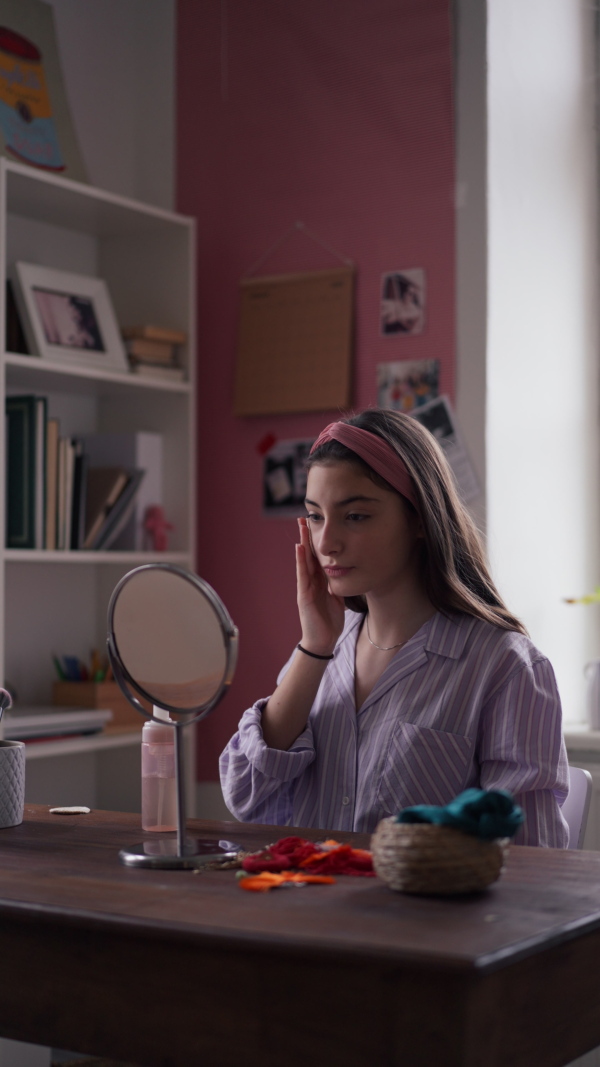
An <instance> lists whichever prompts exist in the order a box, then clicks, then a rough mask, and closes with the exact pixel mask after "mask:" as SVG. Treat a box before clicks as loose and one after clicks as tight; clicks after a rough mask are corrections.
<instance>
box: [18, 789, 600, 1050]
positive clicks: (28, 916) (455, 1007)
mask: <svg viewBox="0 0 600 1067" xmlns="http://www.w3.org/2000/svg"><path fill="white" fill-rule="evenodd" d="M190 827H191V828H193V829H194V830H197V831H198V832H199V833H201V834H202V835H203V836H209V835H210V836H214V837H215V839H219V838H223V837H226V838H229V839H231V840H234V841H238V842H239V843H240V844H241V845H242V846H243V847H245V848H250V849H254V848H258V847H261V846H263V845H264V844H266V843H268V842H269V841H272V840H274V839H276V838H277V837H279V836H282V835H283V834H284V833H286V832H287V831H283V830H281V829H278V828H274V827H260V826H239V825H238V824H235V823H220V822H219V823H217V822H214V823H207V822H192V823H190ZM301 833H302V835H303V836H307V837H311V838H312V839H315V840H316V839H318V837H319V836H322V835H319V833H318V832H317V831H302V832H301ZM338 836H339V837H340V839H343V840H351V841H353V842H355V843H357V844H362V845H364V844H366V843H367V838H366V837H365V836H363V835H357V834H356V835H352V834H339V835H338ZM141 837H142V835H141V831H140V828H139V817H138V816H133V815H124V814H115V813H107V812H94V813H92V814H91V815H81V816H71V817H61V816H53V815H50V814H48V811H47V809H46V808H42V807H32V806H28V807H27V808H26V815H25V822H24V823H23V825H22V826H19V827H15V828H13V829H9V830H1V831H0V1033H1V1034H2V1035H3V1036H5V1037H9V1038H13V1039H16V1040H22V1041H33V1042H39V1043H40V1044H44V1045H51V1046H54V1047H62V1048H74V1049H77V1050H80V1051H83V1052H90V1053H97V1054H104V1055H107V1056H112V1057H115V1058H118V1059H121V1060H127V1061H129V1062H132V1063H139V1064H143V1065H145V1067H154V1065H162V1067H167V1065H170V1067H196V1065H198V1067H200V1065H201V1067H258V1065H259V1064H260V1065H261V1067H307V1065H311V1067H320V1065H323V1067H325V1065H328V1067H331V1065H333V1067H337V1065H340V1067H341V1065H343V1067H388V1065H390V1067H391V1065H396V1064H398V1065H400V1064H402V1067H416V1065H419V1067H420V1065H423V1067H474V1065H478V1067H500V1065H504V1064H511V1065H512V1067H519V1065H523V1067H536V1065H540V1067H541V1065H543V1067H554V1065H556V1067H558V1065H559V1064H565V1063H568V1062H569V1061H570V1060H572V1059H574V1058H575V1057H576V1056H578V1055H581V1054H582V1053H583V1052H585V1051H586V1050H587V1049H588V1048H591V1047H593V1046H595V1045H597V1044H600V978H599V968H598V960H599V959H600V853H590V852H575V851H568V852H560V851H555V850H550V849H548V850H545V849H533V848H513V849H512V850H511V854H510V857H509V862H508V866H507V870H506V872H505V874H504V876H503V877H502V879H501V880H500V881H499V882H498V883H497V884H496V885H495V886H494V887H492V888H491V889H490V890H488V892H486V893H483V894H480V895H474V896H470V897H464V898H457V899H451V900H437V899H435V898H424V897H409V896H405V895H403V894H399V893H394V892H392V891H391V890H389V889H387V888H386V886H385V885H383V884H382V883H381V882H380V881H379V880H378V879H368V878H339V879H338V881H337V882H336V884H335V885H334V886H309V887H307V888H305V889H285V890H283V889H281V890H276V891H271V892H270V893H267V894H253V893H246V892H244V891H242V890H241V889H240V888H239V886H238V884H237V882H236V879H235V875H234V873H233V872H231V871H227V872H225V871H220V872H216V871H213V872H207V873H203V874H195V873H193V872H188V871H183V872H176V871H166V872H154V871H143V870H135V869H130V868H126V867H123V866H121V864H120V863H119V861H118V857H117V853H118V849H119V848H120V847H122V846H123V845H131V844H134V843H135V842H136V841H139V840H140V839H141Z"/></svg>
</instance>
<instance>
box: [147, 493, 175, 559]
mask: <svg viewBox="0 0 600 1067" xmlns="http://www.w3.org/2000/svg"><path fill="white" fill-rule="evenodd" d="M173 529H175V527H174V526H173V525H172V523H170V522H167V519H166V517H165V512H164V509H163V508H162V507H161V506H160V504H152V505H151V506H150V507H148V508H146V511H145V514H144V530H145V531H146V537H147V540H148V541H149V542H150V547H151V548H152V549H153V551H154V552H166V551H167V549H168V547H169V538H168V534H167V531H168V530H173Z"/></svg>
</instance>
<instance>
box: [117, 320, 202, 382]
mask: <svg viewBox="0 0 600 1067" xmlns="http://www.w3.org/2000/svg"><path fill="white" fill-rule="evenodd" d="M122 333H123V339H124V341H125V348H126V350H127V356H128V358H129V367H130V369H131V371H132V372H133V373H134V374H141V375H142V376H144V377H146V378H162V379H165V380H169V379H170V380H172V381H183V379H184V377H185V372H184V370H183V367H180V366H179V363H178V348H179V346H180V345H183V344H185V342H186V340H187V335H186V334H185V333H183V332H182V331H181V330H169V329H167V328H166V327H163V326H128V327H125V328H124V329H123V330H122Z"/></svg>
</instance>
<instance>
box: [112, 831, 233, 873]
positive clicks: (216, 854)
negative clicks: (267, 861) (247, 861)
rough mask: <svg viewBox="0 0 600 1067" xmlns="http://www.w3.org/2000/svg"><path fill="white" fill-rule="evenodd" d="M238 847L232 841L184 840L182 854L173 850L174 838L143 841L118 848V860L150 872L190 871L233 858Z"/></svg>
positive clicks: (164, 837)
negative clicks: (119, 849)
mask: <svg viewBox="0 0 600 1067" xmlns="http://www.w3.org/2000/svg"><path fill="white" fill-rule="evenodd" d="M241 850H242V846H241V845H236V844H234V843H233V842H232V841H214V840H209V839H207V838H197V837H186V839H185V844H184V847H183V854H181V853H180V852H179V850H178V848H177V837H176V835H172V836H169V837H167V836H166V835H165V836H163V835H162V834H161V836H160V838H153V839H151V840H149V839H146V840H145V841H141V842H140V844H139V845H131V846H130V847H129V848H122V849H121V851H120V852H119V859H120V861H121V863H123V864H125V866H126V867H150V868H154V870H163V871H164V870H193V869H194V867H201V866H202V864H203V863H212V862H213V861H214V860H226V859H235V857H236V856H237V854H238V852H241Z"/></svg>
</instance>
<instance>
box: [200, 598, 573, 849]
mask: <svg viewBox="0 0 600 1067" xmlns="http://www.w3.org/2000/svg"><path fill="white" fill-rule="evenodd" d="M362 619H363V616H362V615H358V614H356V613H355V612H351V611H348V612H346V620H345V626H344V631H343V633H342V635H341V637H340V639H339V641H338V643H337V645H336V648H335V656H334V659H333V660H332V661H331V663H329V664H328V666H327V669H326V671H325V674H324V676H323V679H322V682H321V685H320V688H319V691H318V694H317V697H316V699H315V703H314V705H313V707H312V710H311V713H310V717H309V720H308V723H307V726H306V728H305V730H304V731H303V733H302V734H300V736H299V737H298V738H297V739H296V741H295V742H294V744H293V745H292V746H291V748H290V749H289V750H288V751H280V750H278V749H272V748H268V747H267V746H266V744H265V742H264V741H263V737H262V730H261V714H262V709H263V708H264V706H265V704H266V703H267V699H268V698H265V699H264V700H259V701H257V703H256V704H255V705H254V707H252V708H250V709H249V710H248V711H246V712H245V713H244V715H243V717H242V719H241V722H240V724H239V729H238V732H237V733H236V734H235V735H234V737H233V738H232V739H231V741H230V742H229V744H228V745H227V748H226V749H225V751H224V752H223V753H222V755H221V761H220V768H221V783H222V786H223V792H224V796H225V802H226V804H227V807H228V808H229V810H230V811H231V812H232V814H233V815H235V816H236V817H237V818H238V819H241V820H243V821H252V822H259V823H272V824H275V825H279V826H306V827H318V828H320V829H323V830H333V831H335V830H356V831H362V832H370V831H372V830H374V828H375V826H376V825H377V823H378V822H379V820H380V819H381V818H383V817H384V816H386V815H394V814H396V813H397V812H398V811H400V810H401V809H402V808H405V807H408V806H410V805H413V804H446V803H448V801H450V800H451V799H452V798H453V797H454V796H456V794H457V793H460V792H461V791H462V790H463V789H466V788H468V787H469V786H480V787H481V788H483V789H506V790H508V791H509V792H510V793H512V794H513V796H514V797H515V799H516V800H517V801H518V803H519V804H520V805H521V806H522V808H523V811H524V813H525V824H524V826H523V827H521V829H520V830H519V833H518V834H517V836H516V838H515V841H516V843H517V844H528V845H545V846H551V847H557V848H565V847H566V846H567V843H568V830H567V827H566V824H565V821H564V819H563V818H562V815H561V812H560V805H561V804H562V802H563V800H564V798H565V796H566V794H567V791H568V771H567V758H566V752H565V747H564V742H563V739H562V728H561V706H560V698H559V695H558V691H557V687H556V681H555V678H554V672H553V670H552V667H551V665H550V663H549V662H548V660H547V659H546V658H545V657H544V656H543V655H542V654H541V653H540V652H539V651H538V650H537V649H536V648H535V647H534V645H533V644H532V643H531V641H530V640H529V639H528V638H527V637H524V636H523V635H522V634H518V633H513V632H509V631H506V630H501V629H499V628H498V627H496V626H492V625H491V624H489V623H487V622H484V621H482V620H481V619H475V618H472V617H471V616H469V615H458V614H457V615H453V616H450V617H448V616H446V615H442V614H441V613H439V612H438V613H436V614H435V615H434V616H433V617H432V618H431V619H429V620H428V621H427V622H426V623H425V625H424V626H422V627H421V629H420V630H419V631H418V633H416V634H415V635H414V636H413V637H412V638H411V639H410V640H409V641H407V643H406V644H405V645H404V646H403V647H402V648H401V649H399V651H398V652H397V653H396V655H395V656H394V658H393V660H392V661H391V663H390V664H389V665H388V667H387V668H386V670H385V671H384V672H383V674H382V675H381V677H380V678H379V680H378V682H377V683H376V684H375V687H374V688H373V690H372V691H371V693H370V694H369V696H368V697H367V699H366V700H365V702H364V704H363V705H362V707H361V708H360V709H359V711H358V713H357V711H356V706H355V699H354V657H355V647H356V640H357V637H358V634H359V632H360V626H361V623H362ZM294 654H295V655H302V653H300V652H295V653H294ZM286 667H287V665H286ZM286 667H284V669H283V671H282V672H281V674H280V678H281V677H282V676H283V674H284V673H285V670H286Z"/></svg>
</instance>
